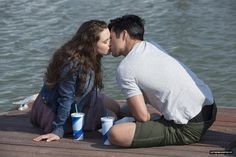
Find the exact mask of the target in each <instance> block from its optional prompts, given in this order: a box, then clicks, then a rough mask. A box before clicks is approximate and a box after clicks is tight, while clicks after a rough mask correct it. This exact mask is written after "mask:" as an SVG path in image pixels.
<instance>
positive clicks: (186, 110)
mask: <svg viewBox="0 0 236 157" xmlns="http://www.w3.org/2000/svg"><path fill="white" fill-rule="evenodd" d="M143 36H144V21H143V20H142V19H141V18H140V17H138V16H136V15H125V16H122V17H119V18H116V19H113V20H110V23H109V24H108V25H107V24H106V23H105V22H103V21H99V20H91V21H87V22H85V23H83V24H82V25H81V27H80V28H79V30H78V31H77V33H76V34H75V35H74V37H73V38H72V39H71V40H69V41H68V42H67V43H65V44H64V45H63V46H62V47H60V48H59V49H58V50H57V51H56V52H55V53H54V55H53V57H52V59H51V60H50V62H49V65H48V67H47V71H46V73H45V77H44V85H43V87H42V89H41V91H40V93H39V95H38V97H37V99H36V100H35V102H34V104H33V107H32V110H31V122H32V124H34V125H36V126H39V127H40V128H42V129H43V130H44V132H45V134H44V135H41V136H39V137H37V138H35V139H34V140H35V141H41V140H46V141H54V140H59V139H60V138H62V137H63V136H64V134H66V133H67V132H70V131H71V123H70V113H71V112H74V111H75V108H76V107H77V108H79V110H80V111H81V112H84V113H85V115H86V116H85V125H84V129H85V130H90V131H91V130H97V129H99V128H101V122H100V118H101V117H103V116H106V115H107V114H109V115H118V116H119V117H120V114H121V113H122V111H121V108H120V106H119V104H118V103H117V102H116V101H114V100H112V99H110V98H109V97H107V96H106V95H105V94H103V93H102V92H101V89H102V88H103V83H102V69H101V58H102V56H103V55H106V54H108V53H109V50H110V51H111V53H112V55H113V56H114V57H117V56H121V55H122V56H125V58H124V59H123V60H122V61H121V63H120V64H119V66H118V68H117V74H116V78H117V82H118V84H119V86H120V88H121V90H122V92H123V94H124V95H125V97H126V100H127V105H128V108H129V110H130V113H131V114H132V115H133V117H134V118H135V122H127V123H121V124H117V125H114V126H113V127H112V128H111V129H110V131H109V140H110V142H111V143H112V144H114V145H118V146H122V147H151V146H163V145H180V144H191V143H195V142H198V141H199V140H200V139H201V137H202V136H203V135H204V133H205V132H206V130H207V129H208V128H209V127H210V126H211V125H212V124H213V122H214V121H215V117H216V110H217V109H216V105H215V103H214V99H213V96H212V93H211V90H210V89H209V87H208V86H207V85H206V84H205V83H204V82H203V81H202V80H200V79H199V78H198V77H197V76H196V75H195V74H194V73H193V72H192V71H191V70H190V69H189V68H188V67H187V66H185V65H184V64H183V63H181V62H179V61H177V60H176V59H174V58H173V57H171V56H170V55H168V54H167V53H165V51H164V50H163V49H162V48H161V47H160V46H159V45H158V44H155V43H150V42H147V41H144V39H143ZM147 104H149V105H151V106H153V107H154V108H156V109H157V110H158V111H159V112H160V113H161V118H159V119H155V118H154V117H155V115H154V116H153V115H152V114H150V113H149V112H148V110H147Z"/></svg>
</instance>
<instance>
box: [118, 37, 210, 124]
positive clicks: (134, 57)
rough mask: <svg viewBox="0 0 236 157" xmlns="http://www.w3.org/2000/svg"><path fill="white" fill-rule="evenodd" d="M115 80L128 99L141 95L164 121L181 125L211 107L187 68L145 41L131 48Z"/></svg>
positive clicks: (200, 83) (205, 88) (202, 86)
mask: <svg viewBox="0 0 236 157" xmlns="http://www.w3.org/2000/svg"><path fill="white" fill-rule="evenodd" d="M117 80H118V83H119V85H120V86H121V89H122V91H123V93H124V94H125V96H126V97H127V98H129V97H132V96H135V95H139V94H142V92H144V93H145V95H146V96H147V101H148V102H149V103H150V104H152V105H153V106H154V107H156V108H157V109H159V110H160V111H161V112H162V114H163V115H164V117H165V119H167V120H174V121H175V122H176V123H180V124H186V123H187V122H188V120H189V119H191V118H193V117H194V116H195V115H197V113H199V112H200V110H201V108H202V105H210V104H212V103H213V96H212V93H211V91H210V89H209V88H208V86H207V85H206V84H205V83H204V82H203V81H201V80H200V79H199V78H198V77H197V76H196V75H195V74H194V73H193V72H192V71H191V70H190V69H189V68H187V67H186V66H185V65H183V64H182V63H180V62H179V61H177V60H176V59H174V58H173V57H171V56H169V55H168V54H166V53H164V52H163V51H162V50H160V49H159V48H158V47H156V46H155V45H153V44H151V43H149V42H146V41H142V42H140V43H138V44H136V45H134V47H133V49H132V50H131V51H130V52H129V54H128V55H127V56H126V57H125V58H124V59H123V61H122V62H121V63H120V65H119V67H118V70H117Z"/></svg>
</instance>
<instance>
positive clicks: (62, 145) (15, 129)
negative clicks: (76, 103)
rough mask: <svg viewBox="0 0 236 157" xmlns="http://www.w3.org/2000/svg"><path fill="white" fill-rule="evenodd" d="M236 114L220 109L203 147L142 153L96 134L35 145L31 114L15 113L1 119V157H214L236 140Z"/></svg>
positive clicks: (167, 148)
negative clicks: (106, 141)
mask: <svg viewBox="0 0 236 157" xmlns="http://www.w3.org/2000/svg"><path fill="white" fill-rule="evenodd" d="M233 111H234V112H233ZM235 111H236V108H233V109H232V108H230V109H228V108H226V109H225V108H219V109H218V114H217V121H216V122H215V123H214V125H213V126H212V127H211V128H210V130H209V131H207V133H206V135H205V136H204V137H203V139H202V141H201V142H200V143H197V144H192V145H185V146H165V147H150V148H138V149H123V148H120V147H116V146H104V145H103V143H102V136H101V134H99V133H96V132H93V133H86V135H85V140H84V141H74V140H72V137H70V136H69V137H67V138H63V139H61V140H60V141H56V142H49V143H48V142H44V141H43V142H34V141H32V139H33V138H34V137H36V136H38V135H39V134H40V133H41V131H40V129H38V128H35V127H33V126H32V125H31V124H30V121H29V118H28V117H29V114H28V112H27V111H25V112H19V111H11V112H7V113H4V114H1V115H0V156H4V157H5V156H6V157H10V156H26V157H27V156H36V157H37V156H42V157H44V156H50V157H51V156H59V157H60V156H72V157H73V156H92V157H93V156H97V157H100V156H122V155H123V156H130V157H133V156H138V157H139V156H163V157H164V156H181V157H182V156H190V157H191V156H212V155H210V154H209V151H210V150H223V149H224V148H225V147H227V146H228V145H229V144H230V142H233V141H235V140H236V139H235V138H236V134H235V133H236V127H235V122H236V119H235V114H233V113H235ZM227 112H229V114H227ZM225 117H226V118H225ZM218 120H219V121H218Z"/></svg>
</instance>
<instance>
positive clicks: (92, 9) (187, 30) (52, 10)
mask: <svg viewBox="0 0 236 157" xmlns="http://www.w3.org/2000/svg"><path fill="white" fill-rule="evenodd" d="M124 14H137V15H139V16H141V17H142V18H144V19H145V21H146V26H145V29H146V32H145V39H147V40H153V41H156V42H158V43H159V44H160V45H161V46H162V47H163V48H164V49H166V50H167V52H168V53H169V54H171V55H172V56H174V57H176V58H177V59H179V60H180V61H182V62H184V63H185V64H186V65H188V66H189V67H190V68H191V69H192V70H193V71H194V72H195V73H196V74H197V75H198V76H199V77H200V78H201V79H202V80H204V81H205V82H206V83H207V84H208V85H209V86H210V87H211V89H212V91H213V94H214V96H215V99H216V102H217V105H220V106H235V107H236V79H235V78H236V0H158V1H157V0H123V1H121V0H120V1H118V0H99V1H98V0H40V1H36V0H0V111H7V110H8V109H10V108H12V107H13V106H14V105H13V104H12V103H13V102H15V101H18V100H21V99H24V98H25V97H27V96H30V95H32V94H35V93H37V92H39V89H40V87H41V85H42V81H43V79H42V77H43V73H44V71H45V68H46V66H47V63H48V60H49V59H50V57H51V55H52V54H53V52H54V51H55V50H56V49H57V48H59V47H60V46H61V45H62V44H63V43H64V42H66V41H67V40H69V39H70V38H71V37H72V35H73V34H74V33H75V32H76V31H77V29H78V27H79V26H80V24H81V23H82V22H84V21H86V20H90V19H101V20H105V21H107V22H108V21H109V19H111V18H115V17H117V16H121V15H124ZM121 59H122V57H118V58H113V57H112V56H106V57H104V58H103V63H104V64H103V68H104V84H105V89H104V90H105V92H106V93H107V94H108V95H109V96H111V97H112V98H114V99H123V96H122V94H121V92H120V90H119V88H118V86H117V85H116V81H115V69H116V67H117V65H118V64H119V62H120V60H121Z"/></svg>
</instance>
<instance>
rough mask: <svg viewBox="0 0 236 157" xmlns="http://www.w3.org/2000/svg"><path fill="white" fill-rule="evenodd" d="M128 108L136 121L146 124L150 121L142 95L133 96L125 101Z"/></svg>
mask: <svg viewBox="0 0 236 157" xmlns="http://www.w3.org/2000/svg"><path fill="white" fill-rule="evenodd" d="M127 102H128V105H129V108H130V110H131V112H132V114H133V116H134V117H135V119H136V120H137V121H140V122H146V121H149V120H150V114H149V112H148V111H147V107H146V104H145V102H144V98H143V95H137V96H133V97H130V98H128V99H127Z"/></svg>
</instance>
